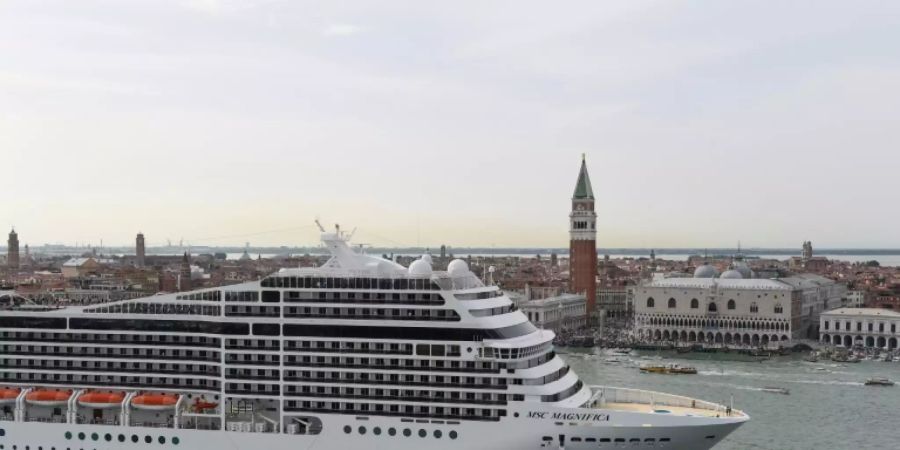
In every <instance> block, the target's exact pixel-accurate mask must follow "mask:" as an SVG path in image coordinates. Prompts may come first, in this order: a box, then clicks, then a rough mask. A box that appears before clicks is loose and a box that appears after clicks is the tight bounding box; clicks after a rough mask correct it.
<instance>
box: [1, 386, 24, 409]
mask: <svg viewBox="0 0 900 450" xmlns="http://www.w3.org/2000/svg"><path fill="white" fill-rule="evenodd" d="M21 393H22V390H21V389H16V388H6V389H0V405H8V404H10V403H15V402H16V399H17V398H19V394H21Z"/></svg>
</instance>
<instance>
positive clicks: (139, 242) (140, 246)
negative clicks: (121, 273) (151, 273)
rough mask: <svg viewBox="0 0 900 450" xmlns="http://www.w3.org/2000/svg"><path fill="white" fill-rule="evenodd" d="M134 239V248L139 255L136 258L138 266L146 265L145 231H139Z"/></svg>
mask: <svg viewBox="0 0 900 450" xmlns="http://www.w3.org/2000/svg"><path fill="white" fill-rule="evenodd" d="M134 241H135V242H134V247H135V248H134V250H135V255H136V256H137V258H136V259H135V264H136V265H137V266H138V267H144V263H145V258H146V248H145V247H144V233H138V234H137V237H136V238H135V240H134Z"/></svg>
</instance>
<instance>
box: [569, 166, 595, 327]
mask: <svg viewBox="0 0 900 450" xmlns="http://www.w3.org/2000/svg"><path fill="white" fill-rule="evenodd" d="M569 287H570V289H571V291H572V292H574V293H578V294H584V296H585V298H586V299H587V314H588V316H590V315H591V314H593V312H594V307H595V304H596V302H597V213H596V212H595V211H594V191H593V189H592V188H591V179H590V177H589V176H588V172H587V163H586V162H585V159H584V156H583V155H582V157H581V170H580V171H579V172H578V181H577V182H576V183H575V192H574V193H573V194H572V211H571V212H570V213H569Z"/></svg>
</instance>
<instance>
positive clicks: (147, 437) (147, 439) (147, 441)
mask: <svg viewBox="0 0 900 450" xmlns="http://www.w3.org/2000/svg"><path fill="white" fill-rule="evenodd" d="M144 442H146V443H148V444H149V443H151V442H153V438H152V437H150V435H149V434H148V435H146V436H144Z"/></svg>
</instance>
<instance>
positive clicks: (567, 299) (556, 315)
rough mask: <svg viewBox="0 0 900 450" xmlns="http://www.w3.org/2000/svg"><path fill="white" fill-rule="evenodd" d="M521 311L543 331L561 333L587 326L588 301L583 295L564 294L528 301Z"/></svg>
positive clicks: (521, 306)
mask: <svg viewBox="0 0 900 450" xmlns="http://www.w3.org/2000/svg"><path fill="white" fill-rule="evenodd" d="M519 309H521V310H522V312H523V313H525V315H526V316H528V320H530V321H531V322H532V323H534V324H535V325H537V326H538V327H540V328H542V329H548V330H553V331H556V332H560V331H563V330H576V329H579V328H583V327H584V326H585V325H587V301H586V297H585V296H584V295H582V294H562V295H557V296H554V297H547V298H541V299H536V300H528V301H525V302H522V303H520V305H519Z"/></svg>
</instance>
